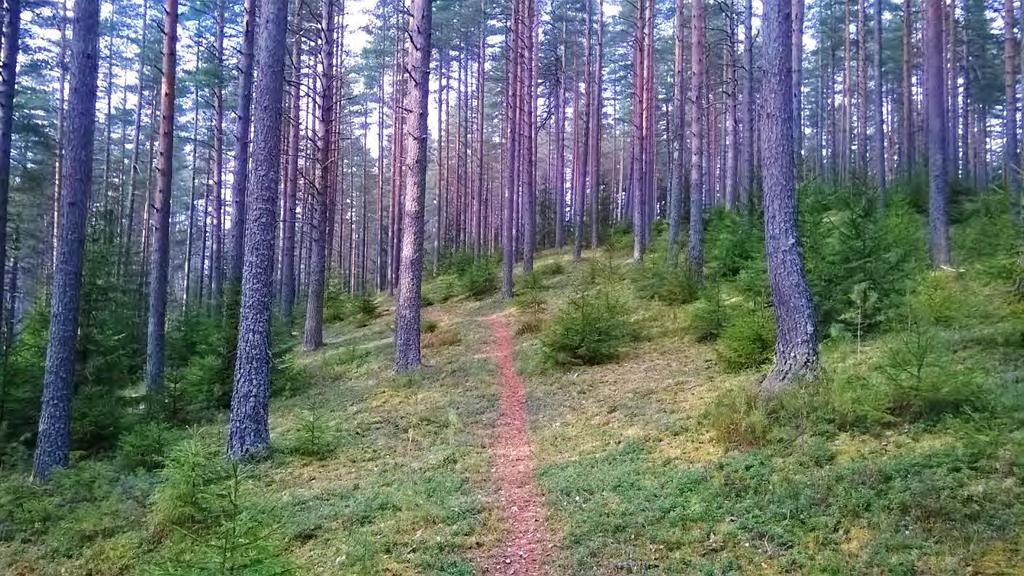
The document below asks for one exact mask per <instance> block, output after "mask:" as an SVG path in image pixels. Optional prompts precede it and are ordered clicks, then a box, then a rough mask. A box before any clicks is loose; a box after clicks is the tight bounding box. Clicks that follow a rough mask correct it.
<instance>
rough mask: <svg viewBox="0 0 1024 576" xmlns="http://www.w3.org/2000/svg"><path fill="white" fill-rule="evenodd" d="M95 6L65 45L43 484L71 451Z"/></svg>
mask: <svg viewBox="0 0 1024 576" xmlns="http://www.w3.org/2000/svg"><path fill="white" fill-rule="evenodd" d="M99 26H100V5H99V1H98V0H76V2H75V4H74V11H73V24H72V31H73V32H72V34H73V36H72V40H71V66H70V70H71V81H70V86H71V90H70V93H69V96H68V110H67V114H66V116H67V135H66V137H65V138H64V143H63V148H64V155H63V165H62V169H63V176H62V178H61V183H62V186H63V189H62V190H61V196H60V197H61V218H60V223H61V225H60V228H59V237H58V242H57V248H56V250H57V260H56V266H55V267H54V272H53V291H52V292H51V300H50V338H49V344H48V346H47V349H46V372H45V375H44V377H43V397H42V410H41V412H40V416H39V434H38V436H37V437H36V450H35V457H34V460H33V463H32V477H33V479H34V480H35V481H36V482H45V481H46V480H48V479H49V477H50V475H51V474H52V473H53V472H54V471H55V470H57V469H59V468H64V467H65V466H67V465H68V457H69V454H70V451H71V397H72V393H73V390H74V382H73V379H74V371H75V344H76V341H77V336H78V310H79V302H80V295H81V286H82V265H83V262H84V260H85V224H86V216H87V214H88V207H89V192H90V189H91V188H92V184H93V183H92V171H93V145H94V144H93V136H94V134H95V131H96V114H95V110H96V91H97V82H98V76H99Z"/></svg>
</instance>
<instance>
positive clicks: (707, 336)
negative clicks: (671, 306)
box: [686, 284, 729, 342]
mask: <svg viewBox="0 0 1024 576" xmlns="http://www.w3.org/2000/svg"><path fill="white" fill-rule="evenodd" d="M728 323H729V309H728V308H727V307H726V305H725V302H724V300H723V298H722V290H721V287H720V286H718V285H717V284H716V285H714V286H711V287H709V288H708V290H707V291H706V292H705V294H704V296H703V297H702V298H701V299H700V300H698V301H697V302H695V303H694V304H693V306H691V307H690V315H689V317H688V321H687V324H686V328H687V330H689V332H690V333H691V334H693V336H694V337H695V338H697V340H699V341H701V342H709V341H713V340H717V339H718V337H719V336H721V334H722V331H723V330H725V327H726V325H727V324H728Z"/></svg>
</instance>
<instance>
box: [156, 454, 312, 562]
mask: <svg viewBox="0 0 1024 576" xmlns="http://www.w3.org/2000/svg"><path fill="white" fill-rule="evenodd" d="M223 466H224V469H225V474H224V476H223V478H222V479H221V481H219V482H218V483H216V484H213V485H210V486H208V487H207V489H206V490H205V492H204V504H205V507H206V509H205V512H206V516H204V517H203V518H202V519H201V522H199V523H196V524H192V525H190V527H189V528H188V529H182V530H178V531H176V532H174V533H173V534H172V535H171V538H170V543H169V546H166V547H165V549H164V555H165V558H164V559H161V560H158V561H156V562H155V563H154V564H153V565H152V566H150V567H149V569H148V570H147V571H146V572H147V573H149V574H152V575H154V576H185V575H193V574H208V575H211V576H234V575H240V574H245V575H246V576H279V575H282V574H290V573H293V572H294V570H295V567H294V566H293V565H292V562H291V561H290V560H289V559H288V555H287V553H286V544H287V542H286V539H285V537H284V530H283V528H282V526H283V522H282V519H281V514H280V511H279V510H278V508H277V506H276V504H275V503H274V502H273V501H271V500H268V498H267V496H266V495H265V494H259V495H257V494H256V493H255V491H254V490H253V487H252V482H251V481H250V480H249V478H248V477H247V475H248V470H247V469H245V468H243V467H242V466H241V465H239V464H225V465H223Z"/></svg>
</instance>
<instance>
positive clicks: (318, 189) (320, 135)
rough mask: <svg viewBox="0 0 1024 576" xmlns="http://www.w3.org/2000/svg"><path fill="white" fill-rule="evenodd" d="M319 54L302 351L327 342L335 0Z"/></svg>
mask: <svg viewBox="0 0 1024 576" xmlns="http://www.w3.org/2000/svg"><path fill="white" fill-rule="evenodd" d="M322 9H323V12H322V18H323V20H322V21H321V28H320V29H321V38H320V54H319V57H318V58H317V60H318V65H319V66H320V93H319V98H320V106H319V112H318V113H319V115H320V117H319V119H318V120H317V136H316V141H317V155H318V158H317V172H318V174H317V181H316V184H315V185H314V187H313V189H314V197H313V202H312V204H313V205H312V222H313V245H312V246H313V251H312V253H311V255H310V261H309V262H310V270H309V274H307V277H308V280H307V281H306V284H307V286H308V288H309V293H308V295H307V297H306V325H305V328H304V330H303V336H302V349H303V350H316V349H317V348H319V347H320V346H323V343H324V327H323V320H324V289H325V287H326V283H327V282H326V273H327V243H328V241H329V238H328V237H327V236H328V226H327V220H328V218H329V214H328V198H329V197H330V195H331V194H332V193H333V189H334V175H333V172H332V168H333V166H332V162H331V160H332V155H331V152H332V151H333V149H334V142H333V140H334V129H333V122H334V0H323V8H322Z"/></svg>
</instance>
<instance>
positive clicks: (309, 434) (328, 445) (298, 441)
mask: <svg viewBox="0 0 1024 576" xmlns="http://www.w3.org/2000/svg"><path fill="white" fill-rule="evenodd" d="M336 447H337V442H336V441H335V439H334V435H333V434H332V433H331V429H330V428H329V427H328V425H327V423H326V422H325V419H324V415H323V414H322V413H321V412H318V411H316V410H307V411H304V412H303V413H302V414H300V415H299V423H298V429H297V430H296V432H295V435H294V437H293V438H292V440H291V442H290V443H289V446H288V451H289V452H290V453H292V454H295V455H297V456H303V457H306V458H313V459H317V460H322V459H324V458H327V457H328V456H330V455H331V454H333V453H334V451H335V449H336Z"/></svg>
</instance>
